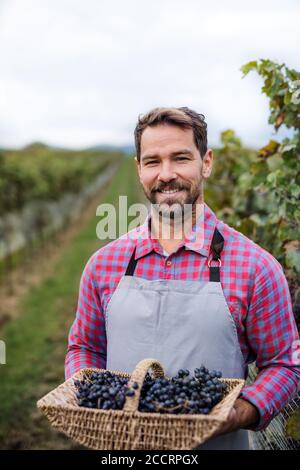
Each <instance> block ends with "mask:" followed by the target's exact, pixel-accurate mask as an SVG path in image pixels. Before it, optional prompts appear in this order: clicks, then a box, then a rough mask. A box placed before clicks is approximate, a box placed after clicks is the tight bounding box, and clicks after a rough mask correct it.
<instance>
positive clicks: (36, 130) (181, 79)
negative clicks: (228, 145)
mask: <svg viewBox="0 0 300 470" xmlns="http://www.w3.org/2000/svg"><path fill="white" fill-rule="evenodd" d="M299 13H300V4H299V2H297V1H293V0H286V1H285V2H284V6H283V4H282V2H281V1H277V0H264V2H261V1H258V0H253V1H252V2H251V5H250V4H247V5H246V4H244V3H243V2H239V1H233V0H231V1H230V0H228V1H227V2H225V3H224V2H221V1H217V0H211V2H210V3H209V5H208V2H206V1H203V0H187V1H186V2H185V3H183V2H182V1H177V0H163V1H161V0H152V2H146V1H145V0H144V1H143V0H140V1H137V0H126V1H124V0H110V1H109V2H108V1H104V0H103V1H99V0H98V1H97V0H85V2H81V1H77V0H43V1H39V0H6V1H2V3H1V4H0V54H1V62H0V146H1V145H7V146H19V145H23V144H25V143H28V142H30V141H32V140H43V141H46V142H48V143H52V144H57V145H66V146H72V147H81V146H85V145H86V146H88V145H91V144H95V143H101V142H103V143H116V144H120V143H127V142H130V141H132V133H133V129H134V125H135V122H136V119H137V116H138V114H139V113H141V112H145V111H147V110H148V109H149V108H151V107H153V106H158V105H165V106H167V105H174V106H184V105H187V106H190V107H192V108H194V109H196V110H197V111H199V112H203V113H204V114H205V115H206V116H207V121H208V131H209V139H210V143H212V144H215V143H216V142H217V141H218V136H219V134H220V132H221V131H222V130H224V129H226V128H228V127H231V128H234V129H235V130H236V131H237V133H238V134H239V135H240V136H241V137H242V139H243V141H244V142H245V143H247V144H250V145H255V146H258V145H261V144H263V143H264V142H265V141H266V140H267V139H268V137H269V136H270V132H271V129H270V126H268V125H267V117H268V103H267V99H266V98H265V97H264V96H263V95H261V93H260V87H261V81H260V79H259V78H258V77H256V76H255V75H254V74H252V75H250V76H248V77H247V78H246V79H244V80H242V78H241V77H242V75H241V72H240V70H239V68H240V66H241V65H242V64H243V63H245V62H247V61H249V60H252V59H258V58H261V57H268V58H271V59H274V60H278V61H280V62H286V63H287V64H288V65H289V66H291V67H293V68H296V69H297V68H299V53H298V45H299V26H298V18H299Z"/></svg>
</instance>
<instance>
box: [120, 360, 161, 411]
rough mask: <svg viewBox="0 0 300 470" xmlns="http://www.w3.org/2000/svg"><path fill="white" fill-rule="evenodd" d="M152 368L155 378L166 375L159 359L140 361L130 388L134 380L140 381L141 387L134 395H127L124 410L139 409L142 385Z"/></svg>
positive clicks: (133, 374) (131, 378)
mask: <svg viewBox="0 0 300 470" xmlns="http://www.w3.org/2000/svg"><path fill="white" fill-rule="evenodd" d="M150 368H151V369H152V370H153V376H154V378H155V379H157V378H158V377H164V375H165V373H164V369H163V366H162V365H161V364H160V362H159V361H158V360H157V359H143V360H142V361H140V362H139V363H138V364H137V365H136V367H135V369H134V371H133V372H132V374H131V377H130V380H129V382H128V388H132V385H133V384H134V382H137V383H138V385H139V388H138V389H137V390H135V394H134V396H133V397H126V401H125V404H124V408H123V409H124V411H137V410H138V407H139V401H140V395H141V390H142V386H143V383H144V380H145V376H146V374H147V372H148V370H149V369H150Z"/></svg>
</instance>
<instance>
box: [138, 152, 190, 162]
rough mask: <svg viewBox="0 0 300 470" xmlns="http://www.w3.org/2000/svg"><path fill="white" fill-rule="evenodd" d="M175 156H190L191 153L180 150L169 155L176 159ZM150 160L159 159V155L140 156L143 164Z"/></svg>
mask: <svg viewBox="0 0 300 470" xmlns="http://www.w3.org/2000/svg"><path fill="white" fill-rule="evenodd" d="M177 155H192V152H191V151H190V150H189V149H182V150H176V152H172V153H171V157H176V156H177ZM152 158H159V155H157V154H155V153H153V154H148V155H145V156H144V157H143V156H142V158H141V160H142V161H143V162H144V161H146V160H150V159H152Z"/></svg>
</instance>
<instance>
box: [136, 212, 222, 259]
mask: <svg viewBox="0 0 300 470" xmlns="http://www.w3.org/2000/svg"><path fill="white" fill-rule="evenodd" d="M216 225H217V217H216V215H215V214H214V212H213V211H212V210H211V209H210V208H209V207H208V205H207V204H206V203H204V205H203V213H202V214H200V216H199V217H198V219H197V221H196V223H195V225H194V226H193V229H192V230H191V231H190V233H189V234H188V235H187V236H186V237H185V239H184V240H183V241H182V243H181V244H180V245H179V246H178V249H177V250H179V249H180V248H181V247H182V246H184V247H185V249H186V250H192V251H195V252H196V253H199V254H200V255H202V256H205V257H208V255H209V252H210V245H211V241H212V237H213V234H214V230H215V228H216ZM150 230H151V215H150V213H148V215H147V217H146V219H145V221H144V223H143V224H142V225H141V226H140V227H138V228H137V229H136V238H137V239H136V252H135V259H139V258H141V257H143V256H145V255H147V254H148V253H150V252H151V251H156V252H157V253H159V254H161V255H162V254H163V249H162V246H161V245H160V243H159V242H158V240H157V239H156V238H153V237H151V233H150ZM177 250H176V251H177Z"/></svg>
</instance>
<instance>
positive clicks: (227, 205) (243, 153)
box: [208, 60, 300, 325]
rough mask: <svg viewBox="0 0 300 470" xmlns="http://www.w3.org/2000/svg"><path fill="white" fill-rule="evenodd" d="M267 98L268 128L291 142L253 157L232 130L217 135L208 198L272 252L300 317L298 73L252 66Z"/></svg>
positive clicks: (222, 214)
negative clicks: (282, 129)
mask: <svg viewBox="0 0 300 470" xmlns="http://www.w3.org/2000/svg"><path fill="white" fill-rule="evenodd" d="M241 70H242V72H243V73H244V76H245V75H247V74H248V73H249V72H250V71H256V72H257V73H258V74H259V75H260V76H261V77H262V79H263V87H262V92H263V93H264V94H265V95H266V96H267V97H268V99H269V108H270V117H269V123H270V124H272V125H273V126H274V129H275V131H277V130H278V129H279V128H280V127H282V126H285V127H286V128H289V129H290V132H289V133H290V137H286V138H284V139H283V140H282V142H278V141H276V140H270V141H269V142H268V143H267V144H266V145H265V146H264V147H262V148H261V149H260V150H259V151H258V152H257V153H253V151H251V150H249V149H248V150H247V149H245V148H244V147H243V146H242V144H241V141H240V140H239V139H238V138H237V137H236V136H235V134H234V132H233V131H232V130H228V131H225V132H223V133H222V135H221V139H222V148H221V149H219V150H217V151H216V155H217V158H216V160H217V163H216V169H215V176H214V177H213V178H212V179H214V180H215V181H216V182H215V183H209V184H208V199H210V200H212V201H214V206H215V207H216V208H217V209H218V211H217V213H218V216H219V217H220V218H221V219H223V220H224V221H225V222H227V223H228V224H230V225H233V226H235V227H236V228H237V230H239V231H241V232H243V233H244V234H245V235H247V236H249V238H251V239H252V240H254V241H256V242H257V243H258V244H259V245H261V246H263V247H264V248H265V249H266V250H268V251H269V252H271V253H272V254H273V255H274V256H275V257H276V258H277V259H278V261H279V262H280V263H281V264H282V266H283V268H284V270H285V274H286V276H287V279H288V282H289V286H290V291H291V294H292V298H293V304H294V312H295V315H296V318H298V324H299V325H300V323H299V317H300V283H299V277H300V241H299V233H300V207H299V199H300V197H299V196H300V73H299V72H297V71H295V70H291V69H289V68H287V67H286V65H285V64H277V63H275V62H272V61H270V60H260V61H258V62H256V61H252V62H249V63H247V64H245V65H244V66H243V67H242V68H241Z"/></svg>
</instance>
